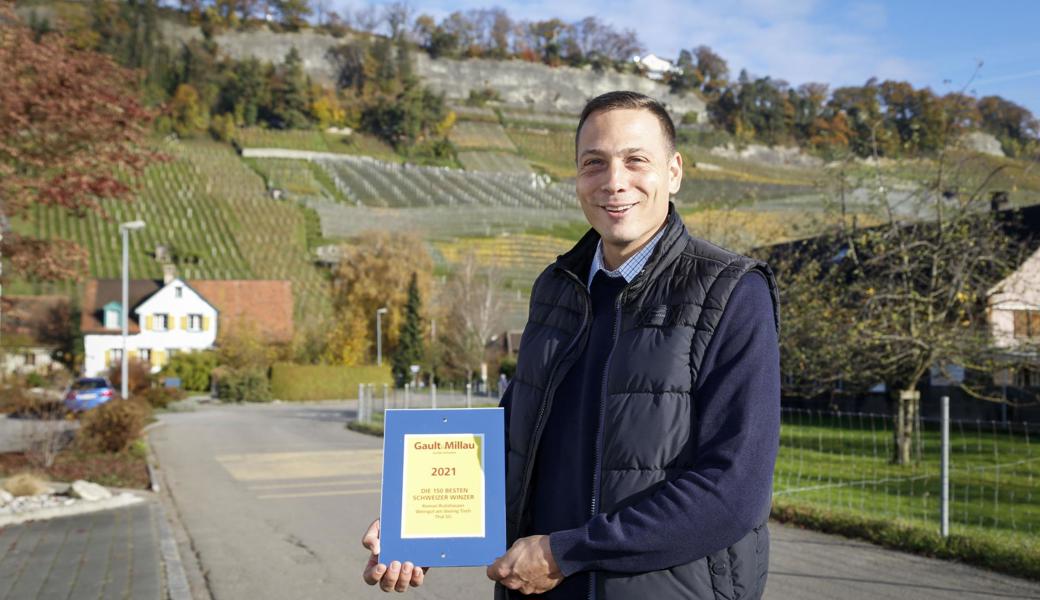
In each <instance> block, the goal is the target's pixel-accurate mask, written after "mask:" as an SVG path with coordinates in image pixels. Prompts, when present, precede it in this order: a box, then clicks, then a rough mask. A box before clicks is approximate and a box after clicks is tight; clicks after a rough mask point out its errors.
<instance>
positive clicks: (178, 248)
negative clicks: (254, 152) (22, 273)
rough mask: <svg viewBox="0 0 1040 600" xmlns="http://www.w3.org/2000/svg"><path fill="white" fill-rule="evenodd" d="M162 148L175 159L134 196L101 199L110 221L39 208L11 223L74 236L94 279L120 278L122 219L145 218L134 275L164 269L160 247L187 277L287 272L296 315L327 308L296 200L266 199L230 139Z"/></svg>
mask: <svg viewBox="0 0 1040 600" xmlns="http://www.w3.org/2000/svg"><path fill="white" fill-rule="evenodd" d="M161 150H162V151H163V152H165V153H166V154H168V155H170V156H171V158H172V160H171V161H170V162H168V163H163V164H158V165H154V166H151V167H149V168H148V169H146V171H145V172H144V174H143V175H142V177H141V180H140V184H141V188H140V192H139V194H138V197H137V198H136V199H135V200H134V201H133V202H130V203H121V202H113V201H109V202H105V203H104V204H103V208H104V210H105V211H106V213H107V215H108V217H109V218H108V219H106V218H104V217H102V216H100V215H96V214H88V215H87V216H85V217H84V218H73V217H70V216H68V215H67V214H65V213H64V212H61V211H58V210H47V209H43V208H37V210H36V213H35V215H34V220H33V222H32V223H28V222H25V221H21V222H17V223H15V224H14V226H15V227H16V228H19V229H23V230H25V229H29V230H32V231H34V232H35V233H37V234H38V235H41V236H43V237H47V238H54V237H60V238H64V239H69V240H72V241H75V242H78V243H80V244H81V245H83V246H84V247H85V248H86V249H87V251H88V253H89V256H90V275H91V276H92V277H118V276H119V275H120V273H121V248H120V235H119V230H118V227H119V223H120V222H124V221H130V220H134V219H142V220H144V221H145V223H146V224H147V226H146V227H145V228H144V229H143V230H141V231H138V232H135V233H134V234H132V235H131V236H130V259H131V260H130V265H131V266H130V268H131V276H132V277H151V278H159V277H161V276H162V267H161V265H160V264H159V262H158V261H156V260H155V258H154V253H155V250H156V247H157V246H159V245H163V246H166V247H167V248H168V249H169V251H170V252H171V253H172V254H174V255H176V258H177V259H178V262H179V264H180V267H179V272H180V275H181V276H182V277H183V278H185V279H289V280H291V281H292V282H293V292H294V296H295V299H296V314H297V315H300V314H326V313H327V310H328V306H329V301H328V292H327V285H326V282H325V278H324V277H323V275H322V274H321V272H320V271H319V270H318V268H317V267H315V266H314V265H313V264H312V261H311V258H310V256H309V254H308V252H307V246H306V239H305V232H304V222H303V216H302V214H301V212H300V211H299V209H298V208H297V207H296V206H294V205H291V204H286V203H284V202H278V201H275V200H271V199H270V198H268V197H267V194H266V191H265V187H264V183H263V181H262V180H261V179H260V177H258V176H257V175H256V174H255V173H253V172H252V171H250V170H249V168H248V167H246V165H244V164H243V163H242V162H241V161H240V160H239V159H238V157H237V156H236V155H235V154H234V152H233V151H232V150H231V149H230V148H228V147H227V146H223V145H219V144H216V143H212V142H185V143H178V142H175V143H168V144H164V145H163V146H162V148H161Z"/></svg>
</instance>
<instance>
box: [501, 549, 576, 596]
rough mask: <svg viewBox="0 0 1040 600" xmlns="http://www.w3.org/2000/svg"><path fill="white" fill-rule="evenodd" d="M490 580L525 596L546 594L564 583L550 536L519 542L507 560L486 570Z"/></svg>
mask: <svg viewBox="0 0 1040 600" xmlns="http://www.w3.org/2000/svg"><path fill="white" fill-rule="evenodd" d="M487 576H488V577H489V578H490V579H493V580H494V581H497V582H499V583H501V584H502V585H504V586H506V587H507V588H509V589H511V590H518V591H520V593H522V594H543V593H545V592H548V591H549V590H551V589H553V588H554V587H556V586H557V585H559V584H560V582H561V581H563V573H561V572H560V567H559V566H557V565H556V559H555V558H553V555H552V550H551V549H550V548H549V536H547V535H532V536H530V537H525V538H520V539H518V540H517V541H516V542H514V543H513V546H512V547H511V548H510V549H509V551H508V552H506V554H505V556H500V557H499V558H498V560H496V561H495V563H494V564H493V565H491V566H490V567H488V568H487Z"/></svg>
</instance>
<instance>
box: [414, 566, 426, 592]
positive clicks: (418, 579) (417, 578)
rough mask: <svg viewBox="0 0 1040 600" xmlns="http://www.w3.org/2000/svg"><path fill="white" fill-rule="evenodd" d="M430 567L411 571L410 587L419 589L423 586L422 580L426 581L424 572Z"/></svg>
mask: <svg viewBox="0 0 1040 600" xmlns="http://www.w3.org/2000/svg"><path fill="white" fill-rule="evenodd" d="M429 568H430V567H416V569H415V570H413V571H412V587H419V586H420V585H422V584H423V580H424V579H426V570H427V569H429Z"/></svg>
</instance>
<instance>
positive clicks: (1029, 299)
mask: <svg viewBox="0 0 1040 600" xmlns="http://www.w3.org/2000/svg"><path fill="white" fill-rule="evenodd" d="M989 294H990V296H989V323H990V331H991V332H992V334H993V339H994V343H995V344H996V345H997V347H999V348H1011V347H1014V346H1015V345H1016V342H1015V318H1014V313H1013V311H1016V310H1040V250H1037V251H1036V252H1034V253H1033V254H1032V256H1030V257H1029V258H1027V259H1026V260H1025V262H1023V263H1022V265H1021V266H1020V267H1019V268H1018V269H1016V270H1015V272H1014V273H1012V274H1011V275H1008V276H1007V278H1005V279H1004V280H1003V281H1001V282H1000V283H998V284H997V285H995V286H993V287H992V288H991V289H990V290H989Z"/></svg>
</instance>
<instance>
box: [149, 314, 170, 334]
mask: <svg viewBox="0 0 1040 600" xmlns="http://www.w3.org/2000/svg"><path fill="white" fill-rule="evenodd" d="M169 328H170V315H166V314H157V315H155V318H154V319H152V329H154V330H155V331H166V330H168V329H169Z"/></svg>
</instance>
